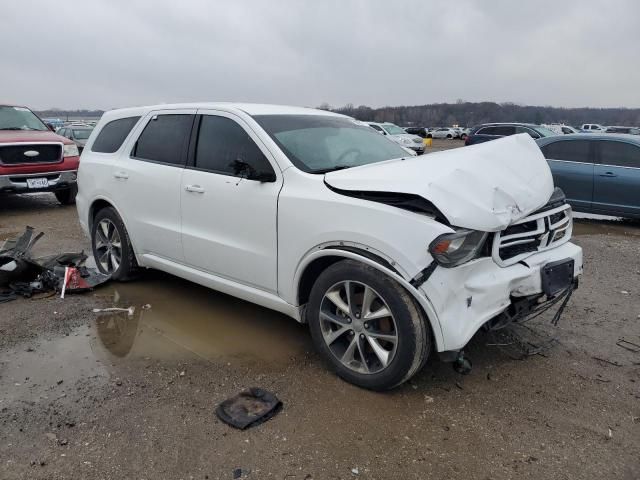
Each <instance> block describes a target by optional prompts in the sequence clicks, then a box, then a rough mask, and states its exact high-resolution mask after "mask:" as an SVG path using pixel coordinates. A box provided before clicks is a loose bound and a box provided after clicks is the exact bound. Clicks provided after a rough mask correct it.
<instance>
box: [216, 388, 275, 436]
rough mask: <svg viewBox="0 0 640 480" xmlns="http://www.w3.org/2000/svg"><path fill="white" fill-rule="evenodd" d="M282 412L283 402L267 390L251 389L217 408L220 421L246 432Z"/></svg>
mask: <svg viewBox="0 0 640 480" xmlns="http://www.w3.org/2000/svg"><path fill="white" fill-rule="evenodd" d="M280 410H282V402H281V401H280V400H278V398H277V397H276V396H275V395H274V394H272V393H270V392H267V391H266V390H263V389H261V388H250V389H248V390H245V391H243V392H241V393H239V394H238V395H236V396H235V397H231V398H229V399H227V400H225V401H223V402H222V403H221V404H220V405H218V407H217V408H216V415H217V416H218V418H219V419H220V420H222V421H223V422H225V423H226V424H228V425H231V426H232V427H235V428H238V429H240V430H244V429H245V428H249V427H254V426H256V425H260V424H261V423H264V422H266V421H267V420H269V419H270V418H272V417H274V416H275V415H276V414H277V413H278V412H279V411H280Z"/></svg>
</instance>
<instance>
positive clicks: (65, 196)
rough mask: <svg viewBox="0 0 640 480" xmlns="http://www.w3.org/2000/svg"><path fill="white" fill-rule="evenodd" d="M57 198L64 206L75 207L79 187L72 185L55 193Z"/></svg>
mask: <svg viewBox="0 0 640 480" xmlns="http://www.w3.org/2000/svg"><path fill="white" fill-rule="evenodd" d="M54 194H55V196H56V198H57V199H58V201H59V202H60V203H61V204H62V205H73V204H74V203H76V195H77V194H78V186H77V185H72V186H71V187H69V188H65V189H64V190H58V191H57V192H54Z"/></svg>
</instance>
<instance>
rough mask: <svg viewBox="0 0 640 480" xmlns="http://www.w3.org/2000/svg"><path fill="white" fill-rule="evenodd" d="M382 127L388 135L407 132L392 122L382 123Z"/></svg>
mask: <svg viewBox="0 0 640 480" xmlns="http://www.w3.org/2000/svg"><path fill="white" fill-rule="evenodd" d="M382 128H384V129H385V130H386V132H387V133H388V134H389V135H402V134H403V133H407V132H405V131H404V130H403V129H401V128H400V127H399V126H397V125H394V124H393V123H383V124H382Z"/></svg>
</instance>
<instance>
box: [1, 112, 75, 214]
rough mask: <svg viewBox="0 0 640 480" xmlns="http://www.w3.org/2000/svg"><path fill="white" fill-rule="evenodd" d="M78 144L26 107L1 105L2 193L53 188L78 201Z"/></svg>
mask: <svg viewBox="0 0 640 480" xmlns="http://www.w3.org/2000/svg"><path fill="white" fill-rule="evenodd" d="M79 161H80V157H79V152H78V147H76V145H75V144H74V143H73V142H72V141H71V140H68V139H66V138H64V137H61V136H60V135H56V134H55V133H53V132H52V131H51V130H50V129H49V128H48V127H47V126H46V125H45V124H44V122H43V121H42V120H41V119H40V118H39V117H38V116H37V115H36V114H35V113H33V112H32V111H31V110H29V109H28V108H27V107H22V106H15V105H0V193H1V194H20V193H33V192H53V193H55V196H56V198H57V199H58V201H59V202H60V203H62V204H65V205H67V204H71V203H73V202H74V201H75V196H76V191H77V185H76V178H77V170H78V163H79Z"/></svg>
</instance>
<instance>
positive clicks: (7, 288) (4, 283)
mask: <svg viewBox="0 0 640 480" xmlns="http://www.w3.org/2000/svg"><path fill="white" fill-rule="evenodd" d="M43 235H44V233H42V232H41V233H39V234H38V235H35V236H34V229H33V228H32V227H27V228H26V229H25V231H24V233H23V234H22V235H21V236H20V237H18V238H16V239H10V240H7V241H5V242H4V244H3V245H2V247H0V289H3V290H0V293H3V294H4V296H3V297H2V298H4V299H5V301H6V300H15V299H16V298H17V297H18V296H23V297H27V298H28V297H31V296H32V295H33V294H35V293H44V292H54V293H55V292H63V296H64V292H66V293H80V292H85V291H88V290H92V289H93V288H95V287H97V286H99V285H102V284H104V283H106V282H107V281H109V280H110V278H111V277H110V276H109V275H104V274H102V273H100V272H98V271H96V270H95V269H92V268H87V267H85V266H84V262H85V260H86V259H87V256H86V255H85V254H84V252H79V253H61V254H57V255H50V256H47V257H42V258H37V259H34V258H33V257H32V255H31V250H32V248H33V247H34V245H35V244H36V242H37V241H38V240H39V239H40V238H42V236H43Z"/></svg>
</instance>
